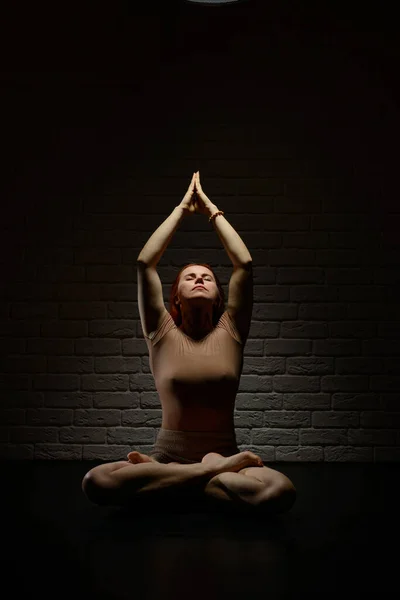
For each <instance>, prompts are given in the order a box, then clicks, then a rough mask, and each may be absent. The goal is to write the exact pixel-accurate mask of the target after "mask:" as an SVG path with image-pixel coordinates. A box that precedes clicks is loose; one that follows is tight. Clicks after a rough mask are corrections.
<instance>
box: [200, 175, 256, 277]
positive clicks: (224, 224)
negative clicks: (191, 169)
mask: <svg viewBox="0 0 400 600" xmlns="http://www.w3.org/2000/svg"><path fill="white" fill-rule="evenodd" d="M195 175H196V181H195V183H196V194H197V198H198V199H197V201H196V203H195V206H196V207H197V210H198V212H201V213H202V214H205V215H206V216H208V217H211V216H212V215H214V214H215V213H216V212H218V207H217V206H216V205H215V204H213V202H211V200H210V199H209V198H208V196H206V194H205V193H204V192H203V189H202V187H201V184H200V173H199V171H197V173H195ZM212 223H213V226H214V228H215V230H216V232H217V233H218V236H219V238H220V240H221V242H222V243H223V245H224V248H225V250H226V253H227V254H228V256H229V258H230V259H231V261H232V263H233V265H234V267H242V266H243V265H247V264H248V263H250V262H251V261H252V258H251V255H250V252H249V251H248V249H247V246H246V244H245V243H244V242H243V240H242V238H241V237H240V235H239V234H238V233H237V232H236V231H235V229H234V228H233V227H232V225H231V224H230V223H229V222H228V221H227V219H225V217H224V215H218V216H217V217H216V218H215V219H212Z"/></svg>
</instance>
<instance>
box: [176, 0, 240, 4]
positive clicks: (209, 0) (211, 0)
mask: <svg viewBox="0 0 400 600" xmlns="http://www.w3.org/2000/svg"><path fill="white" fill-rule="evenodd" d="M239 1H240V0H186V2H195V3H196V4H233V3H234V2H239Z"/></svg>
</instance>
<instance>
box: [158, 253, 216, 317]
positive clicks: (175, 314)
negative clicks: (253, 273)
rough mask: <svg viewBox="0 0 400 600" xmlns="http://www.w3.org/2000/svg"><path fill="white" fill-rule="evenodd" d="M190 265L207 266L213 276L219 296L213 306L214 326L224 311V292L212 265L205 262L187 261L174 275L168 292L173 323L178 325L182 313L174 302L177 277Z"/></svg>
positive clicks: (176, 292)
mask: <svg viewBox="0 0 400 600" xmlns="http://www.w3.org/2000/svg"><path fill="white" fill-rule="evenodd" d="M192 265H200V266H202V267H207V269H210V271H211V272H212V274H213V275H214V277H215V282H216V284H217V288H218V292H219V298H218V301H217V302H216V303H215V304H214V306H213V315H212V322H213V325H214V327H216V325H217V323H218V321H219V319H220V317H221V315H222V314H223V312H224V311H225V293H224V290H223V287H222V285H221V283H220V281H219V279H218V277H217V276H216V274H215V273H214V271H213V269H212V267H210V265H208V264H207V263H189V264H187V265H185V266H184V267H182V268H181V269H180V270H179V272H178V274H177V276H176V277H175V281H174V283H173V284H172V287H171V291H170V294H169V307H170V308H169V314H170V315H171V317H172V318H173V320H174V321H175V325H176V326H177V327H179V325H180V324H181V323H182V314H181V309H180V307H179V304H175V300H176V296H177V294H178V285H179V279H180V276H181V273H182V271H183V270H184V269H186V267H191V266H192Z"/></svg>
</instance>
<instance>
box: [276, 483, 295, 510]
mask: <svg viewBox="0 0 400 600" xmlns="http://www.w3.org/2000/svg"><path fill="white" fill-rule="evenodd" d="M296 498H297V492H296V488H295V487H294V485H293V484H292V482H291V481H290V480H288V481H287V482H286V481H285V482H283V483H281V484H280V485H278V486H277V487H276V489H275V491H274V494H273V500H274V509H275V512H277V513H283V512H287V511H289V510H290V509H291V508H292V506H293V505H294V503H295V502H296Z"/></svg>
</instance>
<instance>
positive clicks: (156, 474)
mask: <svg viewBox="0 0 400 600" xmlns="http://www.w3.org/2000/svg"><path fill="white" fill-rule="evenodd" d="M215 474H216V472H215V470H214V469H212V468H210V467H208V466H207V465H203V464H201V463H195V464H191V465H179V464H174V465H171V464H161V463H158V462H155V461H151V462H143V463H138V464H131V463H129V462H122V461H121V462H119V463H118V464H115V463H108V464H104V465H99V466H97V467H94V468H93V469H92V470H91V471H89V473H87V474H86V475H85V477H84V478H83V481H82V489H83V491H84V492H85V494H86V496H87V497H88V498H89V500H90V501H91V502H94V503H95V504H100V505H115V506H121V505H124V504H126V503H130V502H132V501H136V500H137V501H138V502H140V501H141V500H147V499H149V498H153V497H155V496H156V497H157V498H159V499H160V500H161V499H166V498H168V497H171V493H173V494H176V493H178V494H179V495H180V496H182V494H184V493H187V492H189V493H193V492H197V493H200V492H204V487H205V485H206V483H207V482H208V481H209V480H210V479H211V478H212V477H214V475H215Z"/></svg>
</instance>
